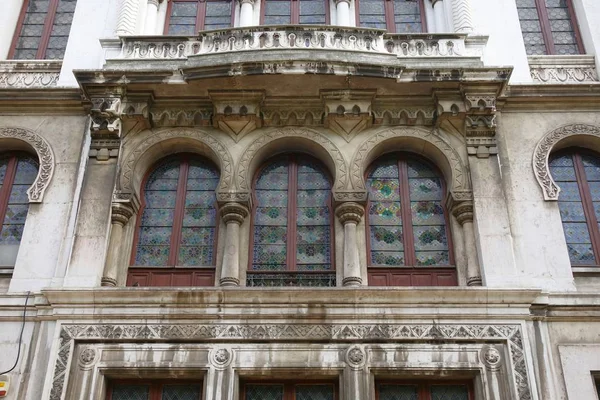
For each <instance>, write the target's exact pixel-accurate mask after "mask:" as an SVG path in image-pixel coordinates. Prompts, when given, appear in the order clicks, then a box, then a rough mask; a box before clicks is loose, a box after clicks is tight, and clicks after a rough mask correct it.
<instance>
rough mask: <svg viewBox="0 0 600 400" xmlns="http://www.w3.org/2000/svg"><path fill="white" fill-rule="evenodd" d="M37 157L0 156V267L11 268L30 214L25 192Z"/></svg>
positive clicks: (31, 182) (36, 164)
mask: <svg viewBox="0 0 600 400" xmlns="http://www.w3.org/2000/svg"><path fill="white" fill-rule="evenodd" d="M38 168H39V164H38V161H37V159H36V158H34V157H32V156H30V155H28V154H25V153H10V154H4V155H2V156H0V183H1V184H2V187H1V188H0V220H1V221H2V232H1V233H0V268H12V267H14V265H15V261H16V259H17V252H18V250H19V245H20V243H21V237H22V236H23V228H24V227H25V219H26V218H27V212H28V211H29V198H28V197H27V189H29V188H30V187H31V185H32V184H33V181H34V180H35V178H36V176H37V174H38Z"/></svg>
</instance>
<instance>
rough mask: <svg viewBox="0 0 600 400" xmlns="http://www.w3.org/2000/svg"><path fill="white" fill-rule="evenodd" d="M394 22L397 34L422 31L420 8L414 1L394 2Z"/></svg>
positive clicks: (402, 0)
mask: <svg viewBox="0 0 600 400" xmlns="http://www.w3.org/2000/svg"><path fill="white" fill-rule="evenodd" d="M394 21H395V25H396V32H398V33H419V32H422V31H423V25H422V23H421V7H419V2H418V1H416V0H394Z"/></svg>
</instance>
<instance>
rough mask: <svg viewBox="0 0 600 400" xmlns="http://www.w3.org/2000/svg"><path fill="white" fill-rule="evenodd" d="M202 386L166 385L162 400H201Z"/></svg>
mask: <svg viewBox="0 0 600 400" xmlns="http://www.w3.org/2000/svg"><path fill="white" fill-rule="evenodd" d="M201 392H202V390H201V387H200V385H165V386H164V387H163V392H162V400H199V399H200V394H201Z"/></svg>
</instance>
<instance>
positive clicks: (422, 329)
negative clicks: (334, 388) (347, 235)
mask: <svg viewBox="0 0 600 400" xmlns="http://www.w3.org/2000/svg"><path fill="white" fill-rule="evenodd" d="M59 329H60V334H59V339H58V343H57V344H56V347H55V350H54V352H55V355H54V358H53V359H54V360H55V361H54V371H53V376H52V381H51V386H50V387H49V388H47V390H46V391H45V393H46V396H49V397H45V398H49V399H51V400H61V399H66V398H71V397H70V394H72V393H81V390H83V388H87V389H85V390H88V391H90V392H89V393H90V395H92V396H93V397H90V398H102V397H101V396H102V395H103V394H104V391H105V389H104V387H105V380H106V378H111V376H112V377H116V376H119V377H123V376H125V375H127V371H128V372H130V373H131V374H132V375H135V376H140V375H139V372H137V371H138V370H146V371H149V370H150V369H151V370H153V371H155V372H154V373H155V374H156V373H159V372H160V370H161V369H162V370H163V372H167V371H172V370H176V371H178V372H177V373H178V374H181V375H182V376H185V377H189V374H192V375H193V374H195V375H193V376H195V377H197V378H198V379H202V377H203V376H206V378H207V379H206V384H205V386H206V390H207V392H206V393H207V396H206V398H207V399H209V398H210V399H217V398H219V399H226V398H227V399H230V398H231V399H233V398H236V397H235V396H233V397H232V395H231V394H232V393H233V392H234V390H224V391H219V393H229V395H225V394H219V395H217V394H216V393H214V394H213V393H212V391H211V390H212V389H211V388H210V387H209V386H210V385H211V382H213V381H214V382H217V381H220V380H218V379H214V378H215V374H219V373H225V374H228V375H227V377H225V378H223V382H229V384H230V385H233V386H232V388H233V387H237V385H234V378H233V377H234V376H239V377H243V376H246V377H251V376H252V374H257V373H260V374H262V375H265V374H267V375H268V373H269V369H272V368H273V369H275V368H276V369H277V371H282V370H285V369H287V370H288V371H301V372H303V373H304V374H310V373H314V374H322V371H326V374H329V375H331V376H333V377H335V376H339V378H340V382H343V383H344V384H343V385H342V386H343V387H342V388H341V399H359V398H365V399H366V398H370V394H371V391H372V388H368V387H366V386H364V385H365V382H372V379H363V375H364V374H367V375H374V376H375V377H377V374H378V373H383V374H385V375H386V376H389V375H394V376H400V375H402V376H403V377H406V376H412V377H419V376H420V377H427V376H429V377H431V376H432V375H433V376H435V374H436V373H438V374H439V372H440V370H443V371H444V376H450V377H452V376H453V374H460V376H461V377H465V376H466V375H468V376H470V379H475V388H476V392H477V393H478V394H477V398H481V399H498V400H499V399H505V398H516V399H519V400H528V399H533V398H537V397H536V396H535V391H534V390H533V389H532V387H531V380H530V378H529V372H528V371H530V368H531V364H530V361H528V356H527V355H526V349H525V346H524V343H525V342H526V340H525V339H524V336H523V335H524V330H523V326H522V325H521V324H517V323H515V324H358V323H357V324H334V323H331V324H289V323H278V324H275V323H274V324H226V323H221V324H216V323H214V324H206V323H198V324H192V323H186V324H159V323H155V324H62V325H61V326H60V328H59ZM265 342H267V343H265ZM156 352H158V353H160V354H158V355H156ZM152 353H154V354H155V356H152V355H151V354H152ZM156 360H161V361H156ZM442 360H443V361H442ZM186 368H187V369H188V370H189V371H192V372H189V371H188V372H187V375H186V372H185V371H186ZM124 371H125V372H124ZM219 371H220V372H219ZM169 373H170V372H169ZM123 374H125V375H123ZM465 374H466V375H465ZM211 377H212V378H211ZM350 382H362V383H361V384H359V385H352V384H349V383H350ZM361 385H362V386H361ZM344 390H345V391H346V392H344ZM353 390H354V391H356V393H355V392H353ZM361 393H362V395H361Z"/></svg>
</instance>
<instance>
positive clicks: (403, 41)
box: [384, 33, 467, 58]
mask: <svg viewBox="0 0 600 400" xmlns="http://www.w3.org/2000/svg"><path fill="white" fill-rule="evenodd" d="M384 39H385V48H386V50H387V52H388V53H392V54H395V55H397V56H398V57H400V58H407V57H461V56H465V55H466V54H467V51H466V49H465V38H464V36H462V35H444V36H441V35H431V34H428V35H419V34H417V35H412V34H411V35H407V34H399V33H390V34H386V35H384Z"/></svg>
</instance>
